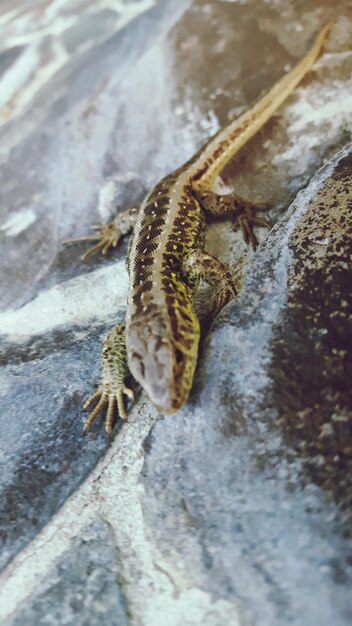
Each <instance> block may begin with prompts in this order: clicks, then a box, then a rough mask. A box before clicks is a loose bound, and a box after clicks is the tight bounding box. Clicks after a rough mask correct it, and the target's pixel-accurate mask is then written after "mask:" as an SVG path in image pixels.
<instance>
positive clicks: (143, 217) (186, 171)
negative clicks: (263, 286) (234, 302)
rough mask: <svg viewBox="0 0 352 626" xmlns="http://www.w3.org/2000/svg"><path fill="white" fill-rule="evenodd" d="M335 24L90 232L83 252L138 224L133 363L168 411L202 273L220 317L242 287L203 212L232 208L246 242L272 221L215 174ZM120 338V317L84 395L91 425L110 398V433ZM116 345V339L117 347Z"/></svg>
mask: <svg viewBox="0 0 352 626" xmlns="http://www.w3.org/2000/svg"><path fill="white" fill-rule="evenodd" d="M330 27H331V25H330V24H328V25H327V26H325V28H323V30H322V31H321V32H320V33H319V35H318V36H317V38H316V40H315V42H314V44H313V46H312V48H311V49H310V50H309V52H308V53H307V54H306V56H305V57H304V58H303V59H302V60H301V61H300V62H299V63H298V64H297V65H296V66H295V67H294V68H293V69H292V70H291V71H290V72H289V73H288V74H286V75H285V76H284V77H283V78H281V79H280V80H279V81H278V82H277V83H276V84H275V85H274V86H273V87H272V88H271V89H270V91H269V92H268V93H267V94H266V95H265V96H264V97H262V98H261V99H260V100H259V101H258V102H257V103H255V104H254V106H253V107H252V108H251V109H250V110H248V111H247V112H245V113H244V114H243V115H242V116H240V117H239V118H238V119H236V120H235V121H233V122H232V123H231V124H229V126H227V127H226V128H225V129H223V130H222V131H220V132H219V133H218V134H217V135H216V136H215V137H214V138H213V139H211V140H210V141H209V142H208V144H207V145H206V146H205V147H203V148H202V149H201V150H200V151H199V152H198V153H197V154H196V155H195V156H194V157H193V158H192V159H191V160H190V161H188V162H187V163H186V164H185V165H183V166H182V167H180V168H179V169H178V170H176V171H175V172H173V173H172V174H170V175H168V176H166V177H165V178H164V179H163V180H162V181H161V182H159V183H158V184H157V185H156V187H154V189H153V190H152V191H151V193H150V194H149V195H148V196H147V198H146V199H145V200H144V202H143V204H142V206H141V208H140V211H139V213H138V216H137V219H136V215H137V213H136V210H135V209H133V210H130V211H129V212H124V213H123V214H120V215H119V216H117V218H115V220H114V222H113V223H112V224H110V225H108V226H105V227H103V230H102V233H101V234H100V235H97V236H95V237H91V239H94V240H96V241H97V242H98V243H97V244H96V245H95V246H93V248H91V249H90V250H88V252H87V253H86V256H87V255H88V254H90V253H91V252H95V251H96V250H98V249H102V250H103V253H105V252H107V250H108V249H109V248H110V247H111V246H116V245H117V243H118V241H119V239H120V237H121V235H122V234H125V233H127V231H128V230H129V228H131V227H132V226H133V223H134V222H135V225H134V231H133V237H132V242H131V245H130V250H129V255H128V263H127V267H128V272H129V277H130V290H129V294H128V305H127V315H126V349H127V361H128V368H129V370H130V372H131V374H132V375H133V377H134V378H135V379H136V380H137V381H138V382H139V383H140V385H141V386H142V387H143V389H144V390H145V391H146V393H147V394H148V396H149V398H150V399H151V401H152V402H153V403H154V404H155V406H156V407H157V408H158V410H159V411H160V412H161V413H163V414H169V413H174V412H175V411H177V410H178V409H180V408H181V407H182V406H183V405H184V404H185V402H186V401H187V398H188V395H189V392H190V389H191V386H192V381H193V376H194V370H195V367H196V362H197V355H198V343H199V334H200V331H199V321H198V319H197V316H196V314H195V311H194V308H193V296H194V292H195V290H196V288H197V285H198V280H199V277H203V278H204V279H205V280H206V281H208V282H209V283H211V284H212V285H214V286H215V302H214V310H213V314H214V315H216V314H217V312H218V311H219V310H220V309H221V308H222V307H223V306H224V305H225V304H226V303H227V302H228V301H229V300H230V299H231V298H233V297H234V295H235V294H236V290H235V286H234V283H233V280H232V278H231V276H230V273H229V271H228V270H227V268H226V267H225V266H224V265H222V264H221V263H220V262H219V261H217V260H216V259H213V258H212V257H210V255H207V254H206V253H205V252H204V251H203V243H204V237H203V234H204V228H205V212H206V211H209V212H211V213H214V214H224V213H227V214H231V215H232V216H233V217H234V218H236V222H235V225H234V227H235V228H236V227H237V226H238V224H239V225H240V226H241V228H242V231H243V235H244V238H245V240H246V241H247V242H250V243H251V244H252V246H253V248H254V249H255V247H256V238H255V235H254V233H253V225H254V224H261V225H263V224H266V225H267V222H266V221H265V220H264V219H263V218H260V217H257V216H256V212H257V210H258V207H254V206H253V205H252V204H251V203H250V202H248V201H245V200H242V199H241V198H238V197H237V196H235V195H226V196H216V194H214V193H213V192H212V191H211V187H212V185H213V182H214V180H215V178H216V176H217V175H218V174H219V172H221V170H222V169H223V168H224V166H225V165H226V164H227V163H228V161H229V160H230V159H231V158H232V157H233V156H234V154H235V153H237V152H238V150H240V148H241V147H242V146H243V145H245V144H246V143H247V142H248V140H249V139H250V138H251V137H252V136H253V135H254V134H255V133H256V132H258V130H259V129H260V128H262V126H263V125H264V124H265V123H266V122H267V121H268V120H269V118H270V117H271V116H272V115H273V113H274V112H275V111H276V110H277V109H278V108H279V106H280V105H281V104H282V103H283V102H284V100H285V99H286V98H287V97H288V95H289V94H290V93H291V92H292V91H293V90H294V88H295V87H296V86H297V85H298V83H299V82H300V81H301V80H302V78H303V76H304V75H305V74H306V73H307V72H308V70H309V69H310V68H311V67H312V65H313V63H314V61H315V60H316V59H317V57H318V55H319V53H320V51H321V48H322V46H323V42H324V40H325V38H326V35H327V33H328V31H329V29H330ZM259 210H260V207H259ZM127 219H129V220H130V221H129V222H128V224H127ZM126 224H127V225H126ZM121 341H122V345H123V349H122V352H123V351H124V350H125V346H124V344H123V339H121V325H118V326H116V327H114V328H113V329H112V331H111V332H110V333H109V337H108V339H107V340H106V342H105V343H104V354H103V357H102V365H103V375H102V379H101V383H100V385H99V387H98V390H97V392H96V393H95V394H94V395H93V396H92V397H91V399H90V400H89V401H88V402H87V403H86V405H88V404H89V403H90V401H92V402H93V401H95V400H98V404H97V405H96V407H95V409H94V410H93V411H92V413H91V414H90V416H89V418H88V420H87V422H86V426H85V430H87V429H88V427H89V426H90V424H91V422H92V421H93V419H94V418H95V416H96V414H97V413H98V412H100V410H101V409H102V408H103V407H104V406H106V405H107V407H108V410H107V421H106V430H107V431H108V432H111V429H112V412H113V408H114V403H115V402H116V403H117V405H118V407H119V408H120V415H121V417H122V418H124V419H126V413H125V409H124V405H123V400H122V394H127V395H131V392H130V390H129V389H128V388H127V387H126V386H125V365H123V366H121ZM107 342H108V344H109V348H108V349H107ZM119 345H120V348H118V346H119ZM112 346H116V350H114V348H113V347H112ZM107 359H109V362H107ZM104 372H105V374H104Z"/></svg>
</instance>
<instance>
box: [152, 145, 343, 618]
mask: <svg viewBox="0 0 352 626" xmlns="http://www.w3.org/2000/svg"><path fill="white" fill-rule="evenodd" d="M351 182H352V145H351V146H350V147H349V148H347V149H346V150H344V151H343V152H341V153H340V154H338V155H337V156H336V157H335V158H334V159H333V160H332V161H331V162H330V163H329V164H328V165H327V166H326V167H325V168H324V169H323V170H322V171H321V172H320V173H318V174H317V175H316V176H315V177H314V178H313V180H312V181H311V183H310V185H309V187H308V188H307V189H306V190H304V191H302V192H301V193H300V194H299V195H298V197H297V199H296V200H295V201H294V203H293V204H292V206H291V208H290V210H289V212H288V214H287V216H286V217H285V218H284V219H283V220H281V221H280V222H279V223H278V224H277V225H276V227H275V228H274V229H273V231H272V232H271V233H270V234H269V235H268V237H267V239H266V241H265V243H264V244H263V245H262V246H261V248H260V249H259V250H258V252H257V254H256V257H255V259H254V260H253V262H252V265H251V268H250V271H249V273H248V276H247V278H246V281H245V283H244V285H243V288H242V291H241V294H240V296H239V297H238V299H237V300H236V302H235V303H234V304H232V305H230V306H228V307H227V310H226V312H224V313H223V315H222V316H221V320H220V321H219V322H218V323H217V324H216V326H215V328H214V329H213V332H212V334H211V336H210V338H209V342H208V344H207V347H206V348H205V350H204V356H203V360H202V364H201V367H200V371H199V375H198V381H200V382H198V384H197V385H196V389H195V390H194V392H193V395H192V400H191V401H192V405H191V407H189V408H188V409H187V410H184V411H182V412H181V414H180V415H178V416H177V418H176V417H175V418H170V419H165V420H162V421H159V422H158V423H157V424H156V425H155V427H154V429H153V431H152V433H151V435H150V438H149V440H148V442H147V443H146V461H145V466H144V472H143V475H144V481H143V482H144V486H145V489H146V496H145V499H144V504H143V507H144V511H145V516H146V519H147V520H148V526H149V528H150V529H151V530H150V532H151V535H152V540H153V542H154V543H155V544H156V545H157V546H158V547H159V550H161V552H162V554H164V555H165V558H168V560H169V562H171V563H172V565H173V566H174V568H175V569H176V570H177V569H178V568H180V569H181V571H182V575H183V576H184V577H187V576H189V575H190V573H191V575H193V576H194V575H195V576H196V577H197V579H198V580H201V583H202V586H203V589H206V590H207V592H208V593H209V594H213V595H214V596H215V597H219V596H221V597H223V598H224V599H227V600H229V599H230V598H231V597H237V598H240V599H241V601H242V603H243V605H244V606H245V607H246V608H247V609H249V613H250V616H251V619H253V623H255V624H268V625H269V624H270V625H271V626H273V625H275V626H276V625H277V626H279V625H280V624H283V623H290V624H291V623H292V624H297V625H298V624H299V625H305V624H316V623H319V624H324V625H326V626H327V625H328V624H331V623H334V624H341V625H342V624H347V623H348V621H349V620H350V619H351V617H352V601H351V594H350V589H351V582H352V559H351V557H352V542H351V536H350V527H351V526H350V525H351V512H352V509H351V500H350V494H351V477H352V472H351V462H352V454H351V452H352V449H351V443H352V431H351V423H352V414H351V366H352V358H351V354H350V352H349V351H348V350H346V348H347V345H348V344H349V342H350V336H351V328H352V325H351V310H352V307H351V293H350V284H351V271H352V266H351V252H352V229H351V225H352V220H351V198H352V195H351V193H352V185H351ZM179 575H181V574H179ZM175 584H176V583H175ZM317 598H319V601H317Z"/></svg>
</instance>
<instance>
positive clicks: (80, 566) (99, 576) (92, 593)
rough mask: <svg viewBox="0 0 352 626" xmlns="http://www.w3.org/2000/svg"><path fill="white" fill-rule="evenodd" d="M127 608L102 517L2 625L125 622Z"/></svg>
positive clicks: (122, 625)
mask: <svg viewBox="0 0 352 626" xmlns="http://www.w3.org/2000/svg"><path fill="white" fill-rule="evenodd" d="M126 608H127V607H126V604H125V601H124V597H123V594H122V593H121V590H120V585H119V579H118V571H117V566H116V557H115V546H114V542H113V538H112V536H111V531H110V530H109V527H108V526H107V525H106V524H104V523H103V522H101V521H100V520H99V519H98V520H94V522H93V523H92V524H91V525H90V526H88V527H86V528H84V529H83V530H82V534H81V536H80V537H78V538H76V539H73V540H72V541H71V543H70V545H69V548H68V550H67V552H65V553H64V554H63V556H62V557H61V558H60V559H58V560H57V561H55V562H54V563H53V565H52V569H51V570H50V571H49V572H48V577H47V580H46V582H45V584H44V585H42V586H41V587H40V589H38V592H37V593H35V594H33V596H32V597H31V598H30V600H29V602H28V603H27V604H26V605H25V606H24V607H23V608H22V607H21V608H19V610H18V612H17V614H16V616H15V617H14V619H9V620H6V622H5V623H3V626H24V624H25V625H26V626H53V625H54V624H60V625H62V626H64V625H68V624H77V626H101V624H109V625H111V626H126V625H127V624H128V618H127V613H126Z"/></svg>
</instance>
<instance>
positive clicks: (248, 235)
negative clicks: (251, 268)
mask: <svg viewBox="0 0 352 626" xmlns="http://www.w3.org/2000/svg"><path fill="white" fill-rule="evenodd" d="M269 208H270V204H258V205H252V204H249V203H248V204H246V205H245V207H244V210H243V213H241V214H240V215H239V216H238V217H236V219H235V221H234V222H233V224H232V230H234V231H237V230H238V229H239V228H241V230H242V235H243V239H244V241H245V243H246V244H249V243H250V244H251V246H252V249H253V250H256V249H257V246H258V239H257V237H256V236H255V233H254V230H253V226H264V227H265V228H268V229H269V230H270V229H271V228H272V224H271V222H270V221H269V220H268V219H266V218H265V217H260V216H257V215H256V214H257V212H258V211H265V210H267V209H269Z"/></svg>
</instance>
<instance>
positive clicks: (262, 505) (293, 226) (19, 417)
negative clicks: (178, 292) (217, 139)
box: [0, 0, 352, 626]
mask: <svg viewBox="0 0 352 626" xmlns="http://www.w3.org/2000/svg"><path fill="white" fill-rule="evenodd" d="M348 4H349V3H348V2H342V1H339V2H338V3H337V4H336V3H335V5H334V13H336V17H337V21H336V24H335V26H334V28H333V30H332V33H331V36H330V37H329V39H328V41H327V42H326V45H325V48H324V54H323V55H322V56H321V58H320V59H319V61H318V62H317V63H316V65H315V67H314V70H313V71H312V72H310V75H309V76H308V77H307V78H306V79H305V80H304V81H303V83H302V85H301V86H300V87H299V88H298V89H297V90H296V91H295V93H294V94H293V95H292V96H291V97H290V98H289V100H288V101H287V103H286V104H285V105H284V106H283V107H282V108H281V109H280V111H279V112H278V114H277V115H276V116H275V117H274V118H273V119H272V120H271V121H270V122H269V123H268V124H267V125H266V126H265V128H264V129H263V130H262V131H261V133H259V135H258V136H257V137H255V138H254V139H253V140H252V141H251V142H250V143H249V144H248V146H246V147H245V148H244V150H243V151H241V153H240V154H239V155H237V156H236V158H234V159H233V161H232V162H231V163H230V164H229V165H228V167H227V168H226V171H225V172H224V173H223V181H222V182H221V181H218V182H217V186H218V187H219V188H220V189H222V190H226V189H228V190H230V189H233V188H235V189H236V191H237V192H238V193H240V194H242V195H244V196H246V197H248V198H250V199H251V200H254V201H257V200H258V201H261V202H270V203H271V204H272V206H273V208H272V210H271V212H270V217H271V219H272V220H273V221H276V220H277V219H278V222H277V224H276V226H275V227H274V229H273V230H272V231H271V233H270V234H269V235H268V237H267V231H266V230H264V229H260V230H259V232H258V237H259V239H260V240H261V241H262V242H263V243H262V244H261V246H260V248H259V249H258V251H257V253H256V255H253V254H252V252H251V251H250V250H248V249H247V248H246V246H245V244H244V243H243V242H242V241H241V237H240V234H239V233H234V232H233V231H232V230H231V228H230V227H229V225H228V223H214V224H213V225H212V226H211V227H210V228H209V229H208V231H207V249H208V250H209V251H210V252H211V253H213V254H214V255H216V256H218V257H220V258H221V260H222V261H224V262H227V263H228V264H229V265H230V267H231V270H232V271H233V274H234V277H235V280H236V282H237V285H238V287H239V288H240V287H241V285H243V289H242V291H241V293H240V295H239V297H238V298H237V299H236V302H234V303H233V304H231V305H230V306H229V307H227V309H226V310H225V311H224V312H223V314H222V316H221V318H220V320H219V321H218V322H217V324H216V325H215V327H214V328H213V330H212V332H211V333H210V334H209V336H208V338H204V340H203V342H202V350H201V354H200V362H199V368H198V371H197V375H196V379H195V385H194V389H193V391H192V395H191V398H190V401H189V403H188V404H187V406H186V407H185V408H184V410H183V411H181V412H180V413H179V414H177V415H175V416H171V417H169V418H166V419H158V420H157V421H156V417H157V415H156V411H155V409H153V407H151V405H150V403H149V402H148V401H147V399H146V398H145V397H144V396H143V395H142V396H141V397H140V398H139V400H138V401H137V403H136V406H135V407H134V408H133V409H132V410H131V417H130V421H129V423H128V424H124V425H122V424H121V423H120V422H119V423H118V424H117V425H116V427H115V431H114V432H115V439H114V441H113V442H112V444H111V445H110V446H109V444H108V442H107V441H106V438H105V435H104V431H103V428H102V424H101V422H99V421H97V423H96V424H95V425H94V426H93V429H92V433H91V434H90V435H89V437H87V438H86V439H85V440H82V437H81V432H82V424H83V421H84V415H83V411H82V404H83V400H84V398H85V397H86V396H87V395H88V394H89V393H91V391H92V388H93V387H94V384H95V383H96V382H97V381H98V376H99V373H98V368H99V353H100V345H101V341H102V338H103V336H104V335H105V333H106V332H107V330H108V328H110V327H111V326H112V324H113V323H115V322H116V321H118V320H122V318H123V314H124V306H125V299H126V290H127V277H126V272H125V269H124V256H125V253H126V249H127V242H123V243H122V245H121V246H120V248H119V250H117V251H116V252H115V253H114V254H113V255H112V257H111V258H110V259H101V258H97V259H92V260H91V261H90V262H89V264H83V263H82V262H81V260H80V254H81V253H82V252H83V251H84V250H85V249H86V244H78V243H77V244H75V245H73V244H72V245H70V246H69V245H63V244H62V241H63V240H64V239H65V238H66V237H71V236H79V235H83V234H85V233H87V232H88V230H89V226H90V224H91V223H96V222H104V221H107V220H108V218H109V217H110V215H111V213H113V212H114V210H115V205H117V206H118V207H119V208H126V207H127V206H130V205H134V204H137V203H138V202H139V201H140V200H141V199H142V197H143V195H144V193H145V191H146V190H147V189H149V188H150V187H151V186H152V185H153V184H154V183H155V182H156V181H157V180H158V179H159V178H160V177H161V176H163V175H164V174H166V173H167V172H169V171H170V170H172V169H173V168H175V167H176V166H178V165H179V164H181V163H182V162H183V161H185V160H186V159H187V158H188V157H190V156H191V155H192V154H193V153H194V152H195V150H196V149H197V148H198V147H199V145H200V144H201V143H202V142H203V141H204V140H205V139H206V138H207V137H209V136H210V135H211V134H212V133H214V132H216V131H217V130H218V128H219V127H220V126H222V125H224V124H226V123H227V122H228V120H229V119H231V118H232V117H233V116H234V115H236V114H238V113H240V112H241V111H243V110H244V109H246V108H247V107H248V106H249V105H250V104H251V103H252V101H253V100H255V98H257V97H258V96H259V95H260V93H261V92H262V91H263V90H265V89H266V88H268V87H269V86H270V85H272V83H273V82H274V81H275V80H276V79H277V78H278V77H279V76H281V75H282V74H283V72H284V71H287V70H288V69H289V67H290V66H292V64H293V63H294V62H295V61H296V60H297V59H298V58H300V57H301V56H302V55H303V54H304V52H305V51H306V50H307V48H308V46H309V44H310V42H311V41H312V39H313V36H314V34H315V33H316V32H317V31H318V30H319V28H320V27H321V26H322V24H323V23H325V22H326V21H327V20H328V19H329V17H330V10H331V7H328V6H327V5H326V3H324V2H321V3H319V2H318V3H317V2H315V0H314V1H313V0H310V1H309V2H304V3H301V2H298V3H292V2H291V1H290V0H287V1H286V0H282V2H280V3H277V2H276V0H269V1H268V2H265V3H259V2H257V1H256V0H248V1H247V2H246V1H243V2H242V1H241V2H227V1H225V0H221V1H220V0H219V1H218V2H209V3H204V2H201V1H199V2H198V1H194V2H186V1H185V2H177V3H175V2H171V0H170V1H164V2H160V3H155V4H153V3H152V2H149V1H143V2H133V3H131V2H127V1H126V2H123V1H122V2H118V3H116V2H111V3H109V2H106V1H105V0H104V1H103V0H102V1H101V2H99V1H98V2H96V3H94V6H93V5H92V3H90V2H89V1H88V0H83V1H82V0H72V1H71V2H60V3H50V2H47V1H44V0H43V1H40V2H37V3H36V4H35V7H33V6H32V7H28V3H22V2H18V3H16V7H15V8H13V4H12V3H7V2H5V3H4V2H3V3H2V5H1V9H0V16H1V17H2V20H3V21H2V24H3V26H2V27H1V28H2V37H1V38H0V80H1V83H0V98H2V104H3V106H2V108H1V121H2V123H3V126H2V128H1V130H0V162H1V173H0V179H1V180H0V192H1V196H2V197H1V206H2V207H3V216H2V218H1V223H0V233H1V237H2V246H1V251H0V280H1V291H0V297H1V303H2V306H3V307H4V308H5V311H3V312H1V313H0V329H1V370H0V393H1V413H0V428H1V442H0V469H1V474H0V476H1V479H0V501H1V508H2V515H1V517H2V527H1V542H2V543H1V567H3V568H5V569H4V571H3V573H2V574H1V577H0V589H1V592H0V593H1V596H0V621H1V620H4V623H8V624H13V625H17V624H22V623H26V624H27V623H28V624H32V623H33V624H36V623H38V624H41V623H43V624H61V623H68V624H71V623H72V624H77V623H82V624H87V625H88V624H92V625H94V624H95V623H97V621H98V620H99V621H100V622H101V623H102V624H105V623H108V624H114V619H115V617H116V615H117V616H118V620H119V621H118V623H121V624H123V623H124V621H125V622H126V623H131V624H133V626H134V625H138V626H139V625H148V626H150V625H151V624H152V625H153V626H165V624H166V623H167V624H168V626H179V625H180V624H182V626H198V625H199V624H204V625H206V626H219V625H220V624H221V625H223V624H231V626H237V624H238V625H240V626H247V625H249V624H251V626H253V624H256V625H258V626H259V624H260V626H282V624H283V623H286V622H290V623H292V624H293V625H294V626H307V624H316V623H319V624H321V625H322V626H327V625H328V624H329V626H330V624H334V626H346V625H347V624H349V623H350V622H351V618H352V607H351V600H350V581H351V566H352V565H351V564H352V556H351V555H352V547H351V541H350V511H351V501H350V495H349V494H350V488H351V416H350V408H351V400H350V393H351V387H350V384H351V383H350V380H351V376H350V374H351V360H350V359H351V357H350V355H349V353H348V352H347V345H348V342H350V336H351V323H350V319H349V318H348V315H349V314H350V311H351V301H350V287H349V286H350V284H351V276H350V273H351V258H350V255H351V222H350V220H351V217H350V216H351V206H350V202H351V198H350V196H349V193H350V191H349V190H350V187H351V149H350V148H348V149H346V151H345V152H343V153H340V154H338V155H337V156H336V157H334V158H333V160H331V161H330V158H331V156H332V155H333V154H334V153H336V151H338V150H340V148H342V147H343V146H345V145H346V144H347V143H348V142H350V141H351V121H352V117H351V111H352V101H351V93H352V82H351V69H352V55H351V52H350V50H349V48H350V41H351V22H350V20H349V19H348V17H347V12H346V8H347V7H348ZM325 5H326V6H325ZM324 160H329V164H328V165H327V166H326V167H325V169H323V170H322V171H321V172H319V173H318V174H317V175H316V176H315V177H314V178H313V179H312V181H311V182H310V183H309V181H310V179H311V177H312V176H313V174H314V173H315V172H316V171H317V169H318V168H319V167H320V166H321V165H322V163H323V162H324ZM308 183H309V186H308V188H307V189H306V190H305V191H303V192H301V193H300V194H299V195H298V196H297V192H298V191H299V190H300V189H302V188H303V187H305V186H306V185H308ZM101 187H103V190H104V193H103V194H101V193H99V192H100V189H101ZM296 196H297V198H296ZM295 198H296V199H295ZM294 199H295V201H294V204H293V205H292V206H291V208H290V209H289V211H288V213H287V214H285V216H284V217H283V218H282V219H279V218H280V216H281V215H282V214H284V213H285V212H286V209H287V207H288V206H289V204H290V203H291V201H292V200H294ZM336 203H337V204H336ZM266 237H267V238H266ZM265 238H266V239H265ZM208 299H209V292H208V291H206V290H204V291H203V292H202V294H201V296H200V298H199V300H198V307H199V309H200V310H201V313H202V316H203V315H204V312H203V311H204V310H205V308H206V304H207V301H208ZM204 317H205V321H206V314H205V315H204ZM152 426H153V429H152V430H151V428H152ZM97 519H99V520H100V521H99V522H98V521H97ZM87 529H88V530H87ZM87 533H88V540H87ZM116 562H118V567H117V566H116ZM91 568H93V570H94V571H93V573H91ZM94 572H96V573H95V574H94ZM95 576H96V577H95ZM120 585H121V589H120ZM85 588H86V590H85ZM82 599H83V604H84V606H80V602H81V601H82ZM125 604H126V606H128V616H127V617H126V612H125ZM72 607H73V608H72ZM6 620H7V622H6ZM50 620H51V621H50ZM65 620H66V621H65ZM79 620H81V622H80V621H79Z"/></svg>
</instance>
